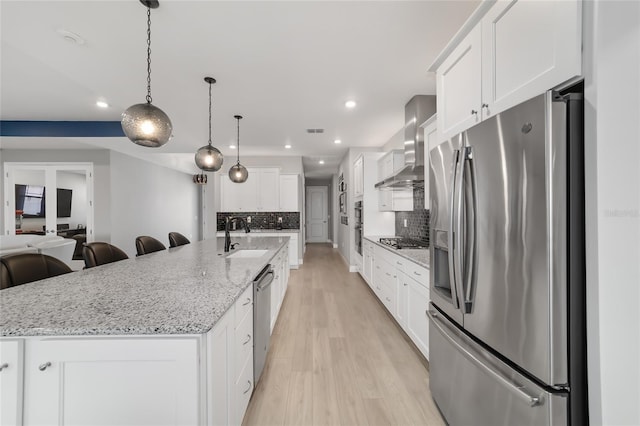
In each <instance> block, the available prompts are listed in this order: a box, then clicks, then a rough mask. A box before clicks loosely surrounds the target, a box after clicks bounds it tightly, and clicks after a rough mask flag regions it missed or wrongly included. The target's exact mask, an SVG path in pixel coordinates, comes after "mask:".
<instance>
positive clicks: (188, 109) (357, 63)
mask: <svg viewBox="0 0 640 426" xmlns="http://www.w3.org/2000/svg"><path fill="white" fill-rule="evenodd" d="M477 4H478V1H410V2H403V1H373V2H364V1H285V2H272V1H257V2H249V1H176V0H173V1H170V0H162V1H161V2H160V8H158V9H155V10H152V46H151V47H152V95H153V103H154V104H155V105H156V106H158V107H160V108H162V109H163V110H164V111H165V112H166V113H167V114H168V115H169V117H171V120H172V122H173V126H174V132H173V133H174V137H173V139H172V140H171V141H170V142H169V143H168V144H167V145H165V146H164V147H162V148H158V149H149V148H141V147H138V146H136V145H134V144H132V143H130V142H129V141H128V140H127V139H125V138H104V139H101V138H92V139H91V140H89V139H70V138H66V139H64V140H53V141H52V139H51V138H3V139H2V141H1V143H2V147H3V148H5V149H12V148H27V149H37V148H45V147H46V148H53V147H59V148H61V149H79V148H81V147H83V146H86V147H87V148H96V147H104V148H109V149H114V150H117V151H120V152H124V153H129V154H132V155H135V156H149V155H150V154H152V155H153V156H158V157H159V158H165V159H167V161H169V162H170V163H175V164H178V163H179V164H183V165H184V164H188V166H187V168H189V167H190V163H191V162H192V161H193V160H192V159H193V153H194V152H195V151H196V150H197V149H198V147H200V146H202V145H205V144H206V142H207V132H208V129H207V126H208V125H207V118H208V111H207V108H208V85H207V84H206V83H205V82H204V81H203V78H204V77H205V76H212V77H214V78H216V79H217V80H218V83H217V84H215V85H214V86H213V143H214V145H215V146H217V147H218V148H219V149H220V150H221V151H222V152H223V153H224V154H225V156H232V157H235V155H236V152H235V151H233V150H231V149H229V147H228V146H229V144H231V143H234V141H235V138H236V122H235V119H234V118H233V116H234V115H235V114H241V115H243V116H244V117H245V118H244V119H243V120H242V121H241V123H240V144H241V152H240V153H241V156H242V155H243V154H246V155H252V156H259V155H270V156H273V155H276V156H277V155H296V156H303V163H304V166H305V173H306V174H308V175H310V176H315V177H318V176H326V175H329V174H331V173H334V172H335V171H336V170H337V164H339V161H340V159H341V158H342V157H343V156H344V154H345V152H346V149H347V148H349V147H380V146H382V145H384V143H385V142H387V140H389V138H391V137H392V136H393V135H394V134H395V133H396V132H397V131H398V130H399V129H400V128H401V127H402V125H403V114H404V104H405V103H406V102H407V101H408V100H409V99H410V98H411V97H412V96H413V95H415V94H435V82H434V79H433V77H432V76H429V75H428V74H427V72H426V70H427V68H428V66H429V65H430V63H431V62H432V61H433V59H434V58H435V57H436V56H437V54H438V53H439V52H440V50H441V49H442V48H443V47H444V45H445V44H446V43H447V42H448V40H449V39H450V38H451V37H452V36H453V34H455V32H456V31H457V30H458V28H459V27H460V26H461V25H462V23H463V22H464V21H465V20H466V18H467V17H468V16H469V15H470V14H471V12H472V11H473V9H474V8H475V7H476V6H477ZM0 24H1V25H0V26H1V30H0V38H1V47H2V52H1V54H0V55H1V56H0V61H1V65H0V72H1V75H0V84H1V85H0V90H1V92H0V118H1V119H3V120H68V121H75V120H119V119H120V114H121V112H122V111H123V110H124V109H126V108H127V107H128V106H130V105H132V104H134V103H141V102H144V96H145V94H146V85H145V83H146V9H145V8H144V7H143V6H142V5H141V4H140V3H139V2H138V1H136V0H127V1H95V0H94V1H40V2H36V1H6V0H3V1H1V2H0ZM60 29H64V30H67V31H71V32H74V33H77V34H79V35H80V36H82V38H83V39H84V40H85V43H84V44H82V45H77V44H74V43H72V42H69V41H66V40H65V39H64V38H63V37H62V36H60V35H59V34H58V33H57V30H60ZM99 98H100V99H104V100H106V101H107V102H108V103H109V104H110V108H108V109H106V110H105V109H99V108H97V107H96V106H95V102H96V100H98V99H99ZM347 99H354V100H356V101H357V103H358V105H357V107H356V108H355V109H353V110H347V109H346V108H345V107H344V102H345V101H346V100H347ZM307 128H323V129H325V132H324V133H323V134H307V133H306V131H305V130H306V129H307ZM336 138H339V139H341V140H342V144H341V145H335V144H334V143H333V140H334V139H336ZM287 143H288V144H291V145H292V146H293V148H292V149H289V150H286V149H285V148H284V145H285V144H287ZM166 154H172V155H166ZM173 154H175V155H173ZM321 159H322V160H324V161H325V164H324V165H323V166H320V165H319V164H318V161H319V160H321ZM196 170H197V169H196V168H195V165H193V167H192V170H191V171H193V172H195V171H196Z"/></svg>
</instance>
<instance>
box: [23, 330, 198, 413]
mask: <svg viewBox="0 0 640 426" xmlns="http://www.w3.org/2000/svg"><path fill="white" fill-rule="evenodd" d="M199 340H200V339H199V337H197V336H194V337H192V338H187V337H185V338H166V339H163V338H142V337H138V338H50V339H49V338H42V339H28V340H26V342H25V361H24V379H25V382H24V424H25V425H43V424H65V425H88V424H96V423H97V422H99V423H100V424H108V425H134V424H135V425H176V424H197V423H200V422H201V419H200V411H199V408H200V398H199V396H200V392H199V381H200V380H199Z"/></svg>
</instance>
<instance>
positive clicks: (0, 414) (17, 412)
mask: <svg viewBox="0 0 640 426" xmlns="http://www.w3.org/2000/svg"><path fill="white" fill-rule="evenodd" d="M22 354H23V342H22V340H1V341H0V425H19V424H22V398H21V395H22V383H23V377H22V373H23V366H22V360H23V358H22Z"/></svg>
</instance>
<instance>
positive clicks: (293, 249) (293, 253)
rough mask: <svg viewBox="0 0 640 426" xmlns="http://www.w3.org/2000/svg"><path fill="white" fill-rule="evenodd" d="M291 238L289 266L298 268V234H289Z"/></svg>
mask: <svg viewBox="0 0 640 426" xmlns="http://www.w3.org/2000/svg"><path fill="white" fill-rule="evenodd" d="M287 236H288V237H289V238H290V240H289V262H288V263H289V267H290V268H291V267H293V268H296V269H297V268H298V264H299V263H300V262H299V259H298V234H289V235H287Z"/></svg>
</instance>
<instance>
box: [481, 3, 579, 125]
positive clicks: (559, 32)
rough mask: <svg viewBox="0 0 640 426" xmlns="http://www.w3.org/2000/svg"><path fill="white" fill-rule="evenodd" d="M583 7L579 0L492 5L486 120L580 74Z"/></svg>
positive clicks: (485, 31)
mask: <svg viewBox="0 0 640 426" xmlns="http://www.w3.org/2000/svg"><path fill="white" fill-rule="evenodd" d="M580 8H581V2H580V1H577V0H563V1H531V0H515V1H504V0H501V1H498V2H497V3H496V4H495V5H494V6H493V7H492V8H491V9H489V11H488V12H487V14H486V15H485V16H484V17H483V19H482V46H483V47H482V49H483V52H482V67H483V70H482V74H483V87H482V100H483V102H484V104H485V105H487V106H486V107H485V108H483V111H482V113H483V119H484V118H487V117H490V116H491V115H494V114H496V113H498V112H500V111H504V110H506V109H508V108H510V107H512V106H515V105H517V104H519V103H521V102H524V101H526V100H527V99H530V98H532V97H534V96H537V95H539V94H541V93H543V92H545V91H547V90H549V89H552V88H553V87H555V86H557V85H559V84H561V83H563V82H564V81H566V80H568V79H570V78H572V77H575V76H578V75H580V74H581V43H582V34H581V22H580V20H581V17H582V13H581V9H580ZM478 26H480V25H478Z"/></svg>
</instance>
